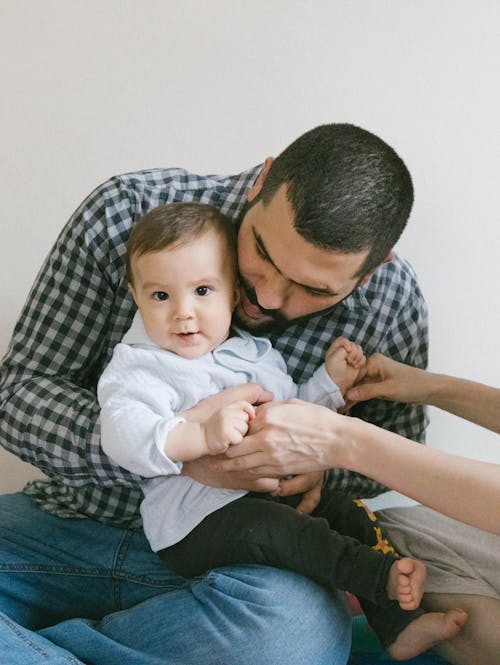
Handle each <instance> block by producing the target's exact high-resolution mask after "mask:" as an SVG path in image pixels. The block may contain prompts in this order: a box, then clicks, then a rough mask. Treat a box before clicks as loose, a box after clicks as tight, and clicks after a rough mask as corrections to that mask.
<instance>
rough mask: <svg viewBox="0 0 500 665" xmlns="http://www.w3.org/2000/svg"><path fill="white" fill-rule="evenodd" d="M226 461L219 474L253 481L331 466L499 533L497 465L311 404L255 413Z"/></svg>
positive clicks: (292, 403)
mask: <svg viewBox="0 0 500 665" xmlns="http://www.w3.org/2000/svg"><path fill="white" fill-rule="evenodd" d="M291 422H294V423H295V425H296V427H295V428H294V432H295V433H294V434H293V435H292V434H291V433H290V432H291V430H290V423H291ZM226 456H227V457H230V458H231V459H220V460H218V464H219V465H220V467H221V468H222V469H225V470H233V469H235V470H239V471H240V472H243V471H245V472H247V473H249V474H255V476H259V475H267V476H277V475H278V476H279V475H283V474H284V473H286V472H288V473H309V472H313V471H319V470H324V469H328V468H330V467H341V468H344V469H348V470H351V471H356V472H358V473H361V474H364V475H367V476H369V477H370V478H373V479H375V480H376V481H378V482H380V483H382V484H383V485H386V486H387V487H390V488H391V489H394V490H397V491H399V492H401V493H403V494H405V495H407V496H409V497H411V498H413V499H415V500H416V501H419V502H420V503H422V504H424V505H427V506H429V507H431V508H434V509H435V510H437V511H439V512H442V513H444V514H446V515H448V516H449V517H453V518H455V519H458V520H461V521H463V522H467V523H468V524H472V525H474V526H477V527H479V528H482V529H486V530H488V531H492V532H494V533H498V534H500V518H499V515H500V465H498V464H493V463H488V462H480V461H477V460H471V459H468V458H464V457H459V456H457V455H452V454H450V453H445V452H443V451H439V450H435V449H431V448H427V447H424V446H421V445H420V444H418V443H415V442H414V441H410V440H409V439H406V438H404V437H402V436H399V435H398V434H395V433H393V432H389V431H387V430H384V429H381V428H379V427H376V426H375V425H371V424H370V423H367V422H364V421H361V420H359V419H357V418H351V417H348V416H343V415H340V414H337V413H333V412H332V411H330V410H329V409H326V408H324V407H321V406H317V405H314V404H308V403H306V402H300V401H299V400H290V401H289V402H283V403H279V404H271V405H266V406H265V407H264V408H261V409H259V410H258V413H257V416H256V418H255V419H254V421H253V422H252V424H251V427H250V435H248V436H247V437H245V440H244V441H243V442H242V443H241V444H240V445H239V446H237V447H235V448H233V449H230V450H229V451H228V453H226ZM485 497H488V502H487V503H486V502H485Z"/></svg>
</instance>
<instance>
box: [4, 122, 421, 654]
mask: <svg viewBox="0 0 500 665" xmlns="http://www.w3.org/2000/svg"><path fill="white" fill-rule="evenodd" d="M188 200H196V201H203V202H206V203H211V204H213V205H215V206H217V207H219V208H220V209H221V210H222V211H223V212H224V213H226V214H228V215H229V216H231V217H232V218H233V219H235V222H236V223H237V224H238V225H239V232H238V258H239V266H240V272H241V283H242V286H241V303H240V306H239V309H238V319H239V322H240V324H241V325H244V326H246V327H247V328H248V329H250V330H252V331H255V332H260V333H262V334H267V335H268V336H269V337H270V339H271V340H272V342H273V344H274V345H275V346H276V348H277V349H278V350H279V351H280V352H281V353H282V355H283V356H284V357H285V359H286V361H287V364H288V368H289V371H290V373H291V374H292V375H293V378H294V379H295V381H297V382H298V381H303V380H305V379H307V378H308V377H309V376H310V375H311V374H312V372H313V371H314V369H315V368H316V367H317V366H318V365H319V364H320V363H321V362H322V359H323V357H324V354H325V351H326V349H327V348H328V346H329V345H330V343H331V340H332V339H334V338H335V337H338V336H341V335H343V336H347V337H349V339H351V340H353V341H354V342H356V343H358V344H361V345H362V347H363V349H364V351H365V353H366V354H367V355H370V354H371V353H373V352H374V351H380V352H382V353H385V354H386V355H389V356H391V357H393V358H396V359H397V360H400V361H402V362H406V363H409V364H413V365H417V366H425V364H426V353H427V319H426V308H425V303H424V301H423V298H422V296H421V293H420V291H419V289H418V285H417V284H416V281H415V277H414V275H413V272H412V270H411V268H410V267H409V266H408V264H406V263H405V262H403V261H402V260H401V259H399V258H397V257H393V255H392V254H391V249H392V247H393V246H394V244H395V243H396V241H397V240H398V238H399V236H400V234H401V232H402V231H403V229H404V227H405V224H406V222H407V219H408V216H409V214H410V210H411V206H412V201H413V188H412V183H411V179H410V176H409V173H408V171H407V169H406V167H405V165H404V164H403V162H402V161H401V159H400V158H399V157H398V156H397V155H396V153H395V152H394V151H393V150H392V149H391V148H390V147H389V146H387V145H386V144H385V143H384V142H383V141H382V140H380V139H379V138H378V137H376V136H374V135H373V134H370V133H369V132H366V131H365V130H362V129H359V128H357V127H353V126H352V125H325V126H322V127H318V128H316V129H314V130H312V131H310V132H308V133H306V134H305V135H304V136H302V137H300V138H299V139H298V140H297V141H295V142H294V143H293V144H292V145H291V146H289V147H288V148H287V149H286V150H285V151H284V152H283V153H282V154H281V155H280V156H279V157H278V158H277V159H276V160H275V161H273V160H272V159H270V158H269V159H267V160H266V162H265V164H264V165H263V166H262V165H261V166H258V167H256V168H253V169H250V170H249V171H246V172H244V173H242V174H240V175H237V176H232V177H221V176H206V177H200V176H195V175H192V174H189V173H187V172H186V171H183V170H180V169H157V170H152V171H143V172H139V173H131V174H126V175H123V176H119V177H115V178H112V179H111V180H110V181H108V182H106V183H104V184H103V185H101V186H100V187H98V188H97V189H96V190H95V191H94V192H93V193H92V194H91V195H90V196H89V197H88V198H87V199H86V201H85V202H84V203H83V204H82V205H81V207H80V208H79V209H78V210H77V211H76V212H75V214H74V215H73V217H72V218H71V219H70V221H69V222H68V224H67V225H66V227H65V229H64V230H63V232H62V233H61V235H60V237H59V239H58V240H57V242H56V245H55V247H54V248H53V250H52V252H51V253H50V255H49V257H48V259H47V261H46V263H45V265H44V267H43V268H42V271H41V273H40V275H39V277H38V278H37V281H36V283H35V285H34V287H33V290H32V292H31V293H30V295H29V297H28V301H27V303H26V305H25V308H24V310H23V312H22V314H21V318H20V320H19V322H18V324H17V326H16V329H15V331H14V336H13V340H12V344H11V346H10V349H9V351H8V354H7V356H6V358H5V359H4V363H3V366H2V370H1V372H2V373H1V385H2V396H1V411H0V436H1V442H2V445H4V446H5V447H6V448H8V449H9V450H10V451H12V452H13V453H15V454H17V455H19V456H20V457H21V458H22V459H24V460H26V461H29V462H31V463H33V464H35V465H36V466H37V467H39V468H40V469H42V470H43V471H44V472H45V473H46V474H47V475H48V480H47V481H35V482H33V483H31V484H30V485H28V487H27V488H26V489H25V493H24V494H14V495H8V496H3V497H0V509H1V511H0V515H1V517H0V527H1V534H2V536H1V538H2V546H1V550H0V567H1V569H2V571H3V575H2V576H0V612H1V614H0V619H2V622H0V637H1V638H2V640H1V641H0V643H1V644H5V645H6V646H5V648H6V649H8V653H9V661H8V662H10V663H13V664H15V663H25V662H28V657H29V659H30V660H29V662H39V661H40V662H44V661H43V657H46V658H49V659H50V662H51V663H55V662H68V659H69V662H76V663H80V662H92V663H114V662H120V663H133V664H134V665H142V664H143V663H145V664H146V663H147V664H149V663H160V662H161V663H164V662H175V663H216V662H217V663H231V665H233V664H237V665H239V664H240V663H241V664H246V663H252V664H255V663H262V664H264V663H266V664H267V663H281V662H282V663H290V664H294V663H303V662H311V663H315V665H316V664H318V665H319V664H322V663H329V664H331V663H343V662H345V661H346V659H347V655H348V650H349V638H348V634H349V623H348V619H347V617H346V612H345V607H344V604H343V602H342V600H341V598H340V597H339V596H335V597H332V596H329V595H328V594H327V593H326V592H325V591H323V590H322V589H319V588H318V587H317V586H315V585H314V584H313V583H311V582H309V581H308V580H305V579H303V578H300V577H297V576H295V575H293V574H291V573H289V572H286V571H281V570H277V569H270V568H265V567H245V566H240V567H234V568H225V569H222V570H216V571H210V572H208V573H207V574H206V575H205V576H204V577H202V578H198V579H196V580H185V579H183V578H179V577H178V576H176V575H174V574H173V573H171V572H170V571H168V570H167V569H166V568H164V567H162V566H160V565H159V564H158V562H157V559H156V557H155V555H153V554H152V553H151V552H150V551H149V548H148V546H147V544H146V542H145V540H144V537H143V535H142V533H141V531H140V530H138V529H140V521H139V518H138V506H139V503H140V499H141V494H140V491H139V479H138V478H137V477H134V476H133V475H132V474H130V473H127V472H125V471H124V470H122V469H120V468H118V467H117V466H116V465H114V464H113V463H112V462H111V461H110V459H109V458H106V456H105V455H104V454H103V453H102V452H101V449H100V445H99V420H98V412H99V409H98V405H97V402H96V395H95V388H96V383H97V380H98V377H99V375H100V373H101V371H102V369H103V367H104V366H105V365H106V363H107V362H108V361H109V359H110V357H111V353H112V349H113V347H114V346H115V344H116V343H117V342H118V341H119V340H120V339H121V337H122V336H123V334H124V332H125V331H126V330H127V328H128V326H129V324H130V321H131V319H132V315H133V311H134V307H133V301H132V299H131V298H130V296H129V294H128V293H127V288H126V281H125V279H124V270H123V261H124V255H125V242H126V239H127V237H128V234H129V231H130V228H131V226H132V224H133V222H134V220H135V219H137V218H138V217H139V216H141V215H142V214H144V213H145V212H146V211H147V210H150V209H152V208H154V207H156V206H158V205H160V204H164V203H171V202H174V201H188ZM242 390H243V392H244V397H245V398H246V399H248V400H250V401H254V402H256V401H258V394H259V389H258V387H255V386H245V387H243V389H242ZM242 396H243V394H242V393H241V391H240V394H239V397H242ZM230 398H231V399H234V394H230V395H229V396H227V395H226V396H223V397H222V399H230ZM289 406H290V405H280V404H276V405H272V406H271V408H270V409H269V413H271V414H273V413H274V414H275V418H279V414H280V413H282V409H283V408H284V407H288V408H287V411H286V413H287V437H288V444H287V445H290V441H292V442H293V445H294V446H298V447H301V448H303V449H304V451H305V452H304V454H307V446H308V443H309V442H310V437H311V432H313V431H314V427H315V425H316V424H317V423H315V422H314V421H312V422H311V413H309V412H308V411H307V408H306V407H305V406H304V405H302V408H301V409H300V412H299V410H298V411H297V416H296V417H295V416H294V415H293V412H292V415H290V413H289V411H290V409H289ZM199 408H200V409H206V410H208V411H209V410H210V408H212V407H211V405H210V403H209V402H208V403H205V404H201V405H200V407H199ZM356 413H357V415H359V416H360V417H363V418H366V419H369V420H372V421H373V422H376V423H377V424H379V425H383V426H385V427H388V428H390V429H394V430H396V431H398V432H399V433H400V434H403V435H404V436H407V437H409V438H412V439H419V440H422V437H423V432H424V429H425V416H424V414H423V411H422V409H421V407H415V406H410V405H405V406H403V405H394V404H392V405H391V404H389V403H384V402H377V403H374V404H370V403H368V404H366V405H364V404H363V405H359V406H357V407H356ZM307 427H309V433H308V434H306V435H305V434H304V433H305V431H306V429H307ZM275 429H276V427H275V425H273V419H272V418H269V422H268V423H267V424H265V425H264V426H263V427H262V429H261V431H260V432H259V433H258V435H257V436H255V437H254V441H256V448H255V450H254V451H253V453H254V454H256V455H257V456H258V457H259V459H262V461H263V462H265V461H266V458H267V453H266V449H268V450H271V449H272V442H273V432H274V431H275ZM266 447H267V448H266ZM282 450H283V453H284V454H286V445H285V446H284V447H283V448H282ZM247 452H248V451H247ZM249 452H250V453H252V451H249ZM278 453H279V451H278ZM275 454H276V450H274V452H270V453H269V455H275ZM289 472H290V473H293V472H294V470H293V469H290V470H289ZM184 473H187V474H189V475H192V476H193V477H194V478H196V479H198V480H201V481H202V482H206V483H208V484H212V485H218V486H222V487H240V488H243V489H260V490H267V489H269V488H272V487H275V486H276V484H277V480H276V478H272V477H268V478H258V476H259V473H258V470H257V471H256V470H255V469H254V470H252V471H250V472H248V473H247V472H243V473H238V472H232V473H225V472H222V471H220V467H218V466H217V462H215V463H213V464H210V463H209V461H207V460H200V461H197V462H194V463H191V464H186V465H185V468H184ZM319 481H320V476H318V475H313V476H310V475H309V476H297V477H295V478H292V479H290V480H285V481H282V483H281V491H283V492H284V493H286V492H292V491H293V492H298V491H302V492H306V501H307V497H308V496H310V495H308V494H307V491H308V490H310V489H311V488H313V487H315V488H316V491H317V487H318V482H319ZM329 482H330V483H332V484H335V485H336V486H338V487H340V488H342V489H345V490H346V491H349V492H350V493H352V494H355V495H357V496H371V495H374V494H377V493H378V492H379V491H381V486H379V485H378V484H377V483H375V482H373V481H370V480H368V479H366V478H364V477H362V476H356V475H355V474H349V473H347V472H343V471H340V470H335V471H332V472H331V473H330V477H329ZM82 518H91V519H82ZM0 654H1V652H0ZM42 654H45V655H44V656H43V657H42ZM58 659H59V660H58Z"/></svg>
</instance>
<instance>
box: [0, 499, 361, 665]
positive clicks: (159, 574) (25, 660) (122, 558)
mask: <svg viewBox="0 0 500 665" xmlns="http://www.w3.org/2000/svg"><path fill="white" fill-rule="evenodd" d="M349 648H350V622H349V618H348V614H347V610H346V606H345V603H344V601H343V598H342V596H338V595H337V596H336V595H332V594H329V593H328V592H326V591H325V590H323V589H322V588H321V587H319V586H317V585H316V584H314V583H313V582H310V581H309V580H307V579H306V578H303V577H300V576H298V575H295V574H293V573H290V572H287V571H282V570H278V569H275V568H266V567H261V566H238V567H227V568H221V569H218V570H212V571H210V572H208V573H207V574H206V575H203V576H201V577H197V578H194V579H192V580H188V579H185V578H182V577H180V576H178V575H175V574H174V573H172V572H171V571H169V570H168V569H167V568H166V567H165V565H164V564H163V563H162V562H160V560H159V559H158V557H157V556H156V555H155V554H154V553H153V552H151V551H150V548H149V546H148V544H147V542H146V539H145V538H144V536H143V534H142V533H140V532H135V531H127V530H124V529H118V528H115V527H110V526H106V525H103V524H101V523H98V522H94V521H90V520H79V519H62V518H59V517H55V516H54V515H50V514H49V513H45V512H42V511H40V510H39V509H38V508H37V507H36V506H35V505H34V504H33V503H32V502H31V500H30V499H29V498H28V497H26V496H25V495H23V494H11V495H3V496H0V662H1V663H2V664H3V665H38V664H39V663H40V664H41V663H43V664H45V665H59V664H61V665H62V664H63V663H64V664H71V663H72V664H78V665H79V664H80V663H88V664H92V665H159V664H160V663H161V664H165V663H167V664H168V663H172V664H174V663H175V665H183V664H186V665H195V664H196V665H216V664H217V665H269V663H273V665H280V664H281V663H282V664H283V665H285V664H286V665H295V664H297V665H299V663H300V665H302V664H303V663H307V662H309V663H314V664H315V665H323V664H324V665H345V663H346V661H347V658H348V654H349Z"/></svg>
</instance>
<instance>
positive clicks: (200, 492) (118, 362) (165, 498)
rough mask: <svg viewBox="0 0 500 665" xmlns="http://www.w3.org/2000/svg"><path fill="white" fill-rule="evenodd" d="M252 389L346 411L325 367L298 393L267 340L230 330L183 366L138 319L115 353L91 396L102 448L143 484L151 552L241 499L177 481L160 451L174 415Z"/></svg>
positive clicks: (176, 467) (178, 466) (172, 464)
mask: <svg viewBox="0 0 500 665" xmlns="http://www.w3.org/2000/svg"><path fill="white" fill-rule="evenodd" d="M250 382H255V383H258V384H259V385H260V386H262V388H264V389H265V390H270V391H271V392H272V393H273V398H274V400H284V399H289V398H291V397H300V398H301V399H304V400H307V401H310V402H315V403H317V404H322V405H324V406H328V407H329V408H332V409H337V408H339V406H342V405H343V404H344V401H343V399H342V395H341V393H340V391H339V389H338V387H337V386H336V385H335V383H334V382H333V381H332V380H331V379H330V377H329V376H328V373H327V371H326V368H325V366H324V365H321V366H320V367H319V368H318V369H317V370H316V372H315V373H314V374H313V376H312V377H311V379H309V381H307V382H306V383H304V384H302V385H301V386H297V385H296V384H295V383H294V382H293V380H292V379H291V377H290V376H288V374H287V370H286V365H285V361H284V360H283V358H282V357H281V355H280V354H279V353H278V352H277V351H276V350H275V349H273V348H272V346H271V343H270V342H269V341H268V340H267V339H264V338H262V337H254V336H252V335H249V334H248V333H247V332H245V331H243V330H239V329H235V328H234V329H232V336H231V337H229V338H228V339H227V340H226V341H225V342H223V344H221V345H220V346H219V347H217V348H216V349H214V350H213V351H212V352H211V353H207V354H205V355H204V356H201V357H200V358H196V359H186V358H182V357H181V356H178V355H176V354H174V353H171V352H170V351H165V350H164V349H161V348H160V347H158V346H156V345H155V344H154V343H153V342H152V341H151V340H150V339H149V337H148V336H147V334H146V331H145V329H144V325H143V323H142V319H141V317H140V314H139V313H137V314H136V316H135V318H134V321H133V323H132V326H131V328H130V329H129V331H128V332H127V333H126V335H125V336H124V338H123V340H122V342H121V343H120V344H118V345H117V346H116V347H115V350H114V353H113V357H112V359H111V362H110V363H109V365H108V366H107V367H106V369H105V370H104V372H103V374H102V376H101V378H100V380H99V384H98V388H97V393H98V399H99V403H100V406H101V443H102V447H103V449H104V451H105V452H106V454H108V455H109V456H110V457H111V458H112V459H113V460H114V461H115V462H117V463H118V464H119V465H120V466H122V467H124V468H126V469H128V470H129V471H132V472H134V473H137V474H139V475H141V476H143V477H144V478H147V479H148V480H145V482H144V483H143V491H144V500H143V502H142V505H141V514H142V518H143V524H144V531H145V533H146V536H147V538H148V540H149V542H150V544H151V547H152V549H153V550H154V551H158V550H160V549H163V548H165V547H168V546H170V545H173V544H174V543H176V542H178V541H179V540H181V539H182V538H184V536H186V535H187V534H188V533H189V532H190V531H191V530H192V529H193V528H194V527H195V526H196V525H197V524H199V523H200V522H201V521H202V520H203V519H204V518H205V517H206V516H207V515H209V514H210V513H212V512H213V511H214V510H217V509H218V508H221V507H222V506H224V505H225V504H227V503H229V502H231V501H234V500H235V499H237V498H238V497H240V496H243V495H244V494H246V492H244V491H239V490H230V489H219V488H214V487H209V486H206V485H202V484H200V483H198V482H196V481H195V480H192V479H191V478H189V477H187V476H181V475H180V472H181V470H182V463H180V462H176V461H175V460H171V459H169V457H168V456H167V455H166V454H165V443H166V440H167V437H168V432H169V430H171V429H172V428H173V427H175V426H176V425H178V424H179V423H180V422H183V418H181V417H179V416H177V415H176V414H178V413H179V412H181V411H185V410H187V409H190V408H191V407H193V406H194V405H195V404H197V403H198V402H199V401H200V400H202V399H203V398H205V397H208V396H210V395H214V394H216V393H218V392H220V391H221V390H224V388H229V387H231V386H237V385H241V384H243V383H250Z"/></svg>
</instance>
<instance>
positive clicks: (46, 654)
mask: <svg viewBox="0 0 500 665" xmlns="http://www.w3.org/2000/svg"><path fill="white" fill-rule="evenodd" d="M1 621H3V623H4V624H5V625H6V626H7V627H8V628H10V630H11V631H12V632H13V633H15V634H16V635H17V637H19V638H20V639H21V640H22V641H23V642H24V643H25V644H26V645H27V646H28V647H30V649H33V651H36V652H37V653H39V654H40V655H41V656H43V657H44V658H49V657H51V654H50V653H49V652H48V651H45V649H43V648H42V647H40V646H39V645H38V644H35V643H34V642H33V640H30V639H29V637H28V636H27V635H26V633H25V632H24V631H22V630H20V629H19V628H18V627H17V624H15V623H14V622H13V621H11V620H10V619H9V618H8V617H7V616H5V615H4V616H2V618H1ZM58 655H59V656H61V658H64V660H66V661H68V663H74V664H75V665H81V662H80V661H79V660H76V659H75V658H73V657H72V656H68V655H66V654H65V653H62V652H61V653H60V654H58Z"/></svg>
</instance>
